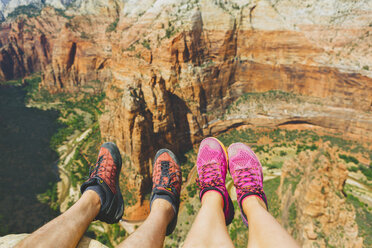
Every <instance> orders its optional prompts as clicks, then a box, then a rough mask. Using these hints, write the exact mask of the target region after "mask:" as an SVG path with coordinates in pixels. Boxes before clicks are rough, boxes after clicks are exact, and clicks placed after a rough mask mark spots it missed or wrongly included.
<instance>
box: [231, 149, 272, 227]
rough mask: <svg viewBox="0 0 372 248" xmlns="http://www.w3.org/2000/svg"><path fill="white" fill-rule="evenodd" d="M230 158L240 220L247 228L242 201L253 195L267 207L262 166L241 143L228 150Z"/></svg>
mask: <svg viewBox="0 0 372 248" xmlns="http://www.w3.org/2000/svg"><path fill="white" fill-rule="evenodd" d="M228 154H229V157H230V163H229V171H230V174H231V176H232V178H233V180H234V185H235V188H236V194H237V198H238V203H239V207H240V211H241V213H242V219H243V222H244V224H245V225H246V226H248V221H247V216H246V215H245V214H244V212H243V207H242V202H243V199H244V198H246V197H248V196H251V195H255V196H258V197H259V198H261V199H262V200H263V201H264V202H265V204H266V209H268V207H267V199H266V195H265V192H264V191H263V185H262V182H263V174H262V166H261V163H260V161H259V160H258V158H257V157H256V155H255V154H254V152H253V151H252V150H251V149H250V148H249V147H248V146H247V145H245V144H243V143H234V144H231V145H230V146H229V148H228Z"/></svg>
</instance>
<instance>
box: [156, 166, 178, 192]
mask: <svg viewBox="0 0 372 248" xmlns="http://www.w3.org/2000/svg"><path fill="white" fill-rule="evenodd" d="M160 169H161V174H160V180H159V184H156V186H160V187H165V188H171V189H173V188H174V187H175V186H176V185H175V184H177V183H178V181H179V179H180V178H181V172H180V171H176V172H173V173H169V161H160ZM176 177H177V179H178V180H172V179H173V178H176ZM165 178H168V180H165Z"/></svg>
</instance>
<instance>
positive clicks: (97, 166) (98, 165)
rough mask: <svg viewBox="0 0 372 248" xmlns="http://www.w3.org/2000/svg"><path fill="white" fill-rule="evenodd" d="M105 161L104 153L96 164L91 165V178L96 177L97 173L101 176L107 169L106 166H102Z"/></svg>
mask: <svg viewBox="0 0 372 248" xmlns="http://www.w3.org/2000/svg"><path fill="white" fill-rule="evenodd" d="M103 161H104V158H103V155H102V156H100V157H99V158H98V160H97V162H96V164H95V166H94V167H93V166H91V167H90V168H89V178H91V177H94V176H96V175H98V176H100V175H101V173H102V172H104V171H105V170H106V168H105V167H104V166H101V163H102V162H103Z"/></svg>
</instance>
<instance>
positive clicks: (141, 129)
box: [0, 0, 372, 200]
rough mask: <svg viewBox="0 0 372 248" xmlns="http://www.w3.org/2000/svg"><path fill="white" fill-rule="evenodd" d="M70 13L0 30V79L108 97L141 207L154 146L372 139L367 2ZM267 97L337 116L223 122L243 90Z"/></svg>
mask: <svg viewBox="0 0 372 248" xmlns="http://www.w3.org/2000/svg"><path fill="white" fill-rule="evenodd" d="M74 6H75V7H73V8H70V9H68V10H67V11H66V12H64V13H62V14H61V13H60V12H56V11H55V10H54V9H53V8H51V7H48V8H45V9H44V10H43V11H42V12H41V14H40V16H37V17H33V18H28V19H27V20H26V19H25V18H22V17H21V18H19V19H17V20H16V21H14V22H6V23H4V24H3V25H2V30H1V32H0V41H1V46H0V47H1V48H0V49H1V50H0V52H1V53H0V80H9V79H12V78H17V77H23V76H25V75H27V74H30V73H33V72H36V71H40V70H41V71H42V72H43V82H42V87H44V88H46V89H48V90H49V91H50V92H60V91H65V92H78V91H87V92H92V93H94V92H95V91H100V90H104V91H105V92H106V96H107V99H106V111H105V113H104V114H103V115H102V116H101V118H100V124H101V133H102V136H103V139H104V140H111V141H114V142H116V143H117V144H118V146H119V148H120V150H121V151H122V152H123V153H125V155H126V156H128V161H129V162H128V166H126V167H125V168H124V170H125V171H124V173H125V175H130V176H128V177H127V178H126V180H127V181H128V182H127V184H129V185H131V186H132V187H133V188H136V189H139V191H138V192H137V193H140V194H135V195H136V198H137V199H138V200H141V199H142V196H143V195H144V193H146V191H149V187H148V186H149V183H150V174H151V162H152V161H151V160H152V157H153V156H154V154H155V152H156V150H157V149H159V148H162V147H168V148H171V149H172V150H174V151H175V152H176V153H178V154H179V153H181V152H182V151H185V150H188V149H189V148H190V147H191V146H192V144H195V143H196V142H198V141H200V140H201V139H202V138H203V137H205V136H208V135H214V134H216V133H218V132H220V131H223V130H226V129H229V128H231V127H236V126H239V125H243V124H244V125H246V124H250V125H253V126H254V125H256V123H264V124H265V125H267V126H269V127H276V126H279V125H281V124H285V123H289V122H306V123H313V124H315V125H319V126H324V127H327V128H331V129H335V130H338V131H340V132H345V133H351V134H353V135H355V136H356V137H360V138H363V139H366V140H371V139H372V136H371V127H372V125H371V124H372V123H371V108H372V107H371V104H372V79H371V77H372V72H371V70H370V68H372V60H371V58H372V49H371V48H370V44H371V43H372V27H371V25H370V20H371V16H372V2H371V1H368V0H363V1H355V2H353V1H348V2H344V1H336V0H334V1H327V3H324V1H320V0H313V1H306V2H301V3H298V1H294V0H281V1H267V0H257V1H246V2H244V3H242V1H209V0H200V1H186V0H182V1H176V0H167V1H165V0H147V1H140V3H139V2H138V1H116V0H110V1H109V0H107V1H106V0H105V1H104V0H101V1H77V2H76V4H75V5H74ZM319 6H321V7H319ZM319 9H322V11H319ZM81 13H83V14H81ZM30 27H31V28H30ZM26 30H30V32H28V31H26ZM268 90H281V91H288V92H292V93H294V94H301V95H305V96H309V97H317V98H320V99H326V100H327V101H328V103H329V104H330V105H329V106H328V107H329V108H330V109H332V108H337V111H333V110H330V112H326V113H324V112H322V111H321V108H320V109H318V110H319V112H318V113H319V114H318V115H316V116H315V117H314V116H309V115H308V113H307V112H306V111H302V112H296V114H293V115H287V114H286V113H287V110H286V109H281V110H279V109H278V111H279V112H277V113H274V114H270V115H267V114H265V113H261V112H258V114H257V116H255V117H254V118H250V117H247V116H246V117H244V118H238V117H234V118H235V119H230V120H227V121H221V116H222V115H223V114H224V113H225V111H226V110H227V109H228V108H229V106H230V105H231V103H233V102H234V101H235V100H236V99H238V98H239V97H240V96H241V95H242V94H244V93H246V92H265V91H268ZM292 108H295V105H294V107H293V106H292ZM318 110H317V111H318ZM293 113H294V112H293ZM329 113H331V114H329ZM344 113H353V114H344ZM359 113H363V114H361V115H360V114H359ZM365 134H367V135H365Z"/></svg>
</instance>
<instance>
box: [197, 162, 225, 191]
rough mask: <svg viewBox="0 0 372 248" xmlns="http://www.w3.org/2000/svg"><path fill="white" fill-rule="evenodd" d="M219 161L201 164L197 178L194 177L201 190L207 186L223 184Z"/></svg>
mask: <svg viewBox="0 0 372 248" xmlns="http://www.w3.org/2000/svg"><path fill="white" fill-rule="evenodd" d="M219 167H220V166H219V163H216V162H209V163H206V164H204V165H203V166H202V168H201V171H200V172H199V178H197V179H196V185H198V187H199V188H200V189H201V190H203V189H205V188H209V187H216V186H222V187H223V186H224V182H223V180H222V176H221V172H220V170H219Z"/></svg>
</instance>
